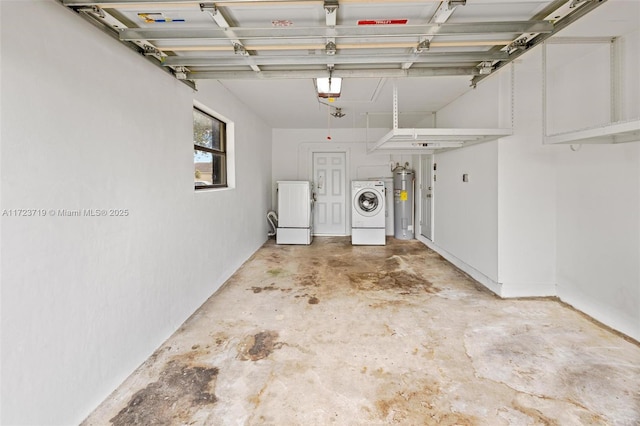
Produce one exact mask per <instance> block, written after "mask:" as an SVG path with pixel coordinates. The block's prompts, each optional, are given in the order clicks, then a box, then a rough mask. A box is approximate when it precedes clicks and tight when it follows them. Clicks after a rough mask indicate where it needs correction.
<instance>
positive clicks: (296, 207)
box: [276, 180, 314, 244]
mask: <svg viewBox="0 0 640 426" xmlns="http://www.w3.org/2000/svg"><path fill="white" fill-rule="evenodd" d="M313 202H314V194H313V183H311V182H308V181H291V180H288V181H278V229H277V231H276V244H311V241H312V240H313Z"/></svg>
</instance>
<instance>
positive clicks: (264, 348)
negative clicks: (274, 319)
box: [238, 331, 283, 361]
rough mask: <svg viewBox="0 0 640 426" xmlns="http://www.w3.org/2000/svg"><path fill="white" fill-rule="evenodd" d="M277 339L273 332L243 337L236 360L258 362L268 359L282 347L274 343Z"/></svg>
mask: <svg viewBox="0 0 640 426" xmlns="http://www.w3.org/2000/svg"><path fill="white" fill-rule="evenodd" d="M277 338H278V333H277V332H275V331H261V332H260V333H257V334H254V335H251V336H247V337H245V338H244V339H243V340H242V342H240V344H239V345H238V358H239V359H241V360H242V361H248V360H251V361H258V360H259V359H264V358H266V357H268V356H269V355H271V353H272V352H273V351H274V350H276V349H280V348H281V347H282V345H283V343H282V342H277V341H276V339H277Z"/></svg>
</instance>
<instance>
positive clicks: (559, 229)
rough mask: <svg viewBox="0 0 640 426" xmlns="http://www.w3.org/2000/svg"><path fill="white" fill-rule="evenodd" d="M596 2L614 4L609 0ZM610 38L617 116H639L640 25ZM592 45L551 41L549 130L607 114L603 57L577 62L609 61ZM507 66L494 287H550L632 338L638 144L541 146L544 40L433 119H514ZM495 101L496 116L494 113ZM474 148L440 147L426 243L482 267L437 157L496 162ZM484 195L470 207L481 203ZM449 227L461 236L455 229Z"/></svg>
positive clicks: (635, 328)
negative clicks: (473, 155)
mask: <svg viewBox="0 0 640 426" xmlns="http://www.w3.org/2000/svg"><path fill="white" fill-rule="evenodd" d="M617 4H618V5H619V6H620V7H625V8H627V10H628V13H637V12H636V11H637V8H638V4H637V3H636V2H626V3H620V2H619V3H617ZM602 7H603V8H605V7H615V3H613V2H610V3H608V4H605V5H604V6H602ZM623 13H624V12H623ZM618 43H619V49H620V50H619V51H620V54H621V64H620V67H619V72H620V75H619V77H618V78H619V82H620V88H621V91H620V95H621V99H620V106H621V107H622V109H621V111H620V115H619V118H620V119H622V120H630V119H638V118H639V115H638V114H639V111H640V78H639V77H638V76H639V75H640V51H639V50H638V49H637V47H638V46H640V37H639V32H638V30H635V31H633V32H631V33H629V34H625V35H624V36H622V37H621V38H620V39H619V40H618ZM588 46H591V49H589V48H587V49H583V48H582V47H581V48H579V49H569V50H568V51H567V50H566V49H564V50H565V53H564V54H559V52H560V50H557V49H558V48H559V46H554V47H553V49H554V50H555V52H554V53H553V54H552V56H551V57H550V58H549V59H550V60H551V61H553V62H552V63H550V64H549V69H550V70H551V72H550V74H549V75H548V78H549V79H550V80H549V81H548V83H549V84H550V87H551V89H552V90H553V89H554V88H556V89H558V91H557V92H554V93H553V95H552V96H551V97H550V102H552V104H551V105H549V106H550V109H549V114H551V115H552V116H551V117H550V118H551V120H550V124H551V127H552V128H553V129H556V130H571V127H572V126H578V127H579V128H582V127H588V126H589V125H592V126H593V125H597V124H599V123H601V122H602V121H603V120H606V118H607V117H608V116H609V115H610V111H609V106H610V103H611V99H610V91H609V88H610V86H609V80H608V78H609V73H608V70H609V66H608V64H605V65H603V64H600V63H599V64H598V65H597V66H593V67H589V66H585V63H589V62H590V61H591V60H592V59H593V58H594V57H599V58H602V57H604V58H605V59H608V55H604V54H603V52H602V46H600V45H597V44H596V45H588ZM561 50H562V49H561ZM592 50H593V51H592ZM603 55H604V56H603ZM514 70H515V75H514V76H515V80H514V82H513V87H514V90H515V91H514V95H515V96H514V99H515V108H514V114H513V117H514V135H513V136H511V137H507V138H503V139H501V140H500V141H499V142H498V149H497V169H498V177H497V193H498V196H497V203H498V207H497V221H498V222H497V223H498V233H497V234H498V258H497V262H498V281H499V284H500V285H497V286H496V287H495V288H492V289H494V290H495V289H498V292H499V293H500V294H501V295H502V296H505V297H513V296H543V295H558V296H559V297H560V298H561V299H562V300H563V301H565V302H567V303H569V304H571V305H573V306H575V307H576V308H578V309H580V310H582V311H583V312H585V313H587V314H588V315H590V316H592V317H593V318H595V319H597V320H599V321H601V322H603V323H605V324H607V325H609V326H611V327H613V328H615V329H617V330H619V331H622V332H624V333H626V334H627V335H629V336H631V337H633V338H635V339H640V267H639V266H638V265H639V264H640V146H639V145H638V142H630V143H626V144H621V145H584V146H582V147H580V148H579V150H578V151H577V152H574V151H571V150H570V148H569V146H567V145H562V146H550V145H543V133H542V129H543V122H542V56H541V48H536V49H534V50H532V51H531V52H528V53H527V54H526V55H524V56H522V57H521V58H520V59H518V60H517V61H516V63H515V65H513V66H509V67H507V68H506V69H504V70H502V71H500V72H499V74H498V75H494V76H492V77H491V78H490V79H487V80H485V81H483V82H481V83H480V85H479V86H478V88H477V89H476V90H474V91H471V92H468V93H466V94H465V95H463V96H461V97H460V98H458V99H457V100H456V101H454V102H453V103H451V104H450V105H448V106H447V107H445V108H444V109H443V110H441V111H438V126H439V127H445V126H452V127H484V126H487V127H489V126H491V125H492V122H493V123H494V125H495V123H498V124H499V125H500V126H501V127H504V124H505V123H508V122H509V121H510V120H509V112H510V107H509V106H510V98H511V96H510V89H509V88H510V87H511V73H512V72H513V71H514ZM568 76H571V79H572V81H571V82H569V81H568V78H569V77H568ZM602 79H604V80H605V81H604V83H603V82H602V81H601V80H602ZM560 88H562V90H559V89H560ZM496 99H499V102H498V104H497V106H496V101H495V100H496ZM483 102H484V103H485V105H487V106H493V107H492V108H493V113H492V114H489V113H487V111H485V110H483V109H482V105H483ZM496 108H497V120H496V119H495V117H496V116H495V115H493V114H495V113H496ZM474 111H476V113H475V114H474ZM483 123H486V124H483ZM576 130H577V129H576ZM474 148H476V147H470V148H465V149H461V150H456V151H451V152H447V153H445V154H438V155H436V162H437V163H438V172H437V174H438V182H436V195H435V206H436V207H435V211H436V222H435V240H434V247H435V248H437V249H438V248H439V249H443V250H445V251H446V252H447V254H451V255H453V256H454V257H455V258H456V259H455V260H458V261H460V262H462V263H458V265H459V266H463V267H464V266H465V265H466V266H469V265H471V266H473V268H475V270H478V266H477V265H473V261H474V256H476V255H477V254H476V253H475V251H467V245H469V244H473V238H475V237H478V236H479V235H480V234H479V233H478V229H468V228H469V226H470V225H469V224H468V223H467V221H468V218H466V217H462V216H463V214H462V213H461V212H460V209H461V208H463V207H467V208H468V205H465V204H463V203H462V202H460V201H461V200H462V199H463V196H464V193H463V192H461V191H462V185H460V186H461V187H460V188H452V190H455V191H457V194H445V189H446V188H443V187H442V182H440V180H441V174H444V173H445V172H444V170H443V169H441V166H442V165H443V164H444V165H446V169H448V168H456V167H458V168H460V167H465V165H466V164H468V163H469V164H475V166H476V167H480V168H481V170H482V171H483V173H487V174H489V172H490V170H491V169H492V168H494V167H496V163H495V162H494V161H487V160H488V158H491V157H490V156H489V157H488V158H482V157H480V156H479V157H478V158H477V160H476V161H475V162H474V161H473V160H472V159H470V158H468V157H469V154H468V151H470V150H472V149H474ZM574 148H578V147H574ZM485 149H487V150H488V149H490V148H488V147H487V148H485ZM443 159H444V160H446V163H443V162H442V160H443ZM482 163H484V165H483V164H482ZM446 169H445V170H446ZM458 174H460V173H459V172H458ZM470 177H472V175H471V174H470ZM483 189H484V188H483ZM487 191H488V193H487V195H488V198H487V200H492V199H493V197H494V195H493V194H492V191H495V188H489V189H487ZM443 197H444V200H443ZM470 199H472V198H470ZM452 200H456V201H458V202H450V201H452ZM485 201H486V200H485ZM485 201H482V200H481V201H479V202H478V203H476V205H477V206H478V207H479V208H480V209H487V208H489V207H488V205H486V204H485ZM491 202H493V201H491ZM443 204H444V205H443ZM487 217H488V216H487ZM443 232H445V233H447V234H452V235H454V237H455V240H454V241H453V242H452V241H451V239H452V238H453V237H450V236H447V238H449V240H448V241H446V242H444V241H443V239H442V238H443V235H442V233H443ZM456 232H458V233H460V234H462V235H461V236H460V235H455V233H456ZM483 243H486V246H487V250H493V249H494V247H495V240H494V239H493V238H488V239H486V241H484V242H483ZM481 246H482V244H481ZM488 264H490V262H488V263H487V265H488ZM480 271H481V272H482V269H480ZM469 272H473V270H469ZM485 275H486V273H485Z"/></svg>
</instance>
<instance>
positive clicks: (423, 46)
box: [416, 40, 431, 53]
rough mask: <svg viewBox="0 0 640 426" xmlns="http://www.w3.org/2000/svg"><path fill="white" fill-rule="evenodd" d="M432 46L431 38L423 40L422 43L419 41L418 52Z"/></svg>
mask: <svg viewBox="0 0 640 426" xmlns="http://www.w3.org/2000/svg"><path fill="white" fill-rule="evenodd" d="M430 48H431V42H430V41H429V40H422V41H421V42H420V43H418V46H416V53H422V52H426V51H427V50H429V49H430Z"/></svg>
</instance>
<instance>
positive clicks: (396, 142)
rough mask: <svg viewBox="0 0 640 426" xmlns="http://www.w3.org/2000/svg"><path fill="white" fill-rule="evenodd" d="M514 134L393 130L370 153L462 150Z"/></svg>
mask: <svg viewBox="0 0 640 426" xmlns="http://www.w3.org/2000/svg"><path fill="white" fill-rule="evenodd" d="M511 134H513V131H512V129H438V128H423V129H393V130H391V131H390V132H389V133H387V134H386V135H384V136H383V137H381V138H380V139H379V140H378V141H377V142H376V143H375V145H374V146H373V147H372V148H371V149H370V150H369V152H372V151H377V150H403V151H406V150H412V151H419V152H422V153H425V152H424V151H431V152H433V151H434V150H440V149H451V148H460V147H463V146H468V145H474V144H477V143H482V142H489V141H492V140H496V139H499V138H502V137H505V136H510V135H511Z"/></svg>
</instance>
